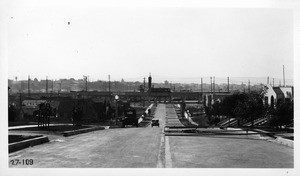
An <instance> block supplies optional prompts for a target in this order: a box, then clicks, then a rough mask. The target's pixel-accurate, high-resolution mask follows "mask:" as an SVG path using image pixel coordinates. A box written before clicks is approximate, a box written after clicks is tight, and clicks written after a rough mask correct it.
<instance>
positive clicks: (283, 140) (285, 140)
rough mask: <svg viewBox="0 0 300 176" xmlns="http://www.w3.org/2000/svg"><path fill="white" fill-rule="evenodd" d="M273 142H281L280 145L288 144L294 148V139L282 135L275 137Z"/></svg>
mask: <svg viewBox="0 0 300 176" xmlns="http://www.w3.org/2000/svg"><path fill="white" fill-rule="evenodd" d="M274 142H275V143H278V144H282V145H286V146H289V147H292V148H294V141H292V140H289V139H284V138H282V137H277V138H276V139H275V140H274Z"/></svg>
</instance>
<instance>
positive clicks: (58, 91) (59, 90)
mask: <svg viewBox="0 0 300 176" xmlns="http://www.w3.org/2000/svg"><path fill="white" fill-rule="evenodd" d="M58 84H59V89H58V90H57V96H59V93H60V92H61V84H62V80H61V81H60V83H58Z"/></svg>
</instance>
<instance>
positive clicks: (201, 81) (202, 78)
mask: <svg viewBox="0 0 300 176" xmlns="http://www.w3.org/2000/svg"><path fill="white" fill-rule="evenodd" d="M201 92H202V93H203V78H201Z"/></svg>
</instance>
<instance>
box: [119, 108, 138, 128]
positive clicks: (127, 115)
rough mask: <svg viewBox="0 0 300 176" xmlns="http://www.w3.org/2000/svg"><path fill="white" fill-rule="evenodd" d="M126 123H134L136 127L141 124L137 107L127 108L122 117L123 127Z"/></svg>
mask: <svg viewBox="0 0 300 176" xmlns="http://www.w3.org/2000/svg"><path fill="white" fill-rule="evenodd" d="M126 125H132V126H136V127H138V126H139V123H138V119H137V117H136V110H135V109H127V110H125V112H124V117H123V118H122V127H123V128H124V127H125V126H126Z"/></svg>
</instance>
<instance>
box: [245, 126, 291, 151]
mask: <svg viewBox="0 0 300 176" xmlns="http://www.w3.org/2000/svg"><path fill="white" fill-rule="evenodd" d="M251 130H252V131H256V132H260V133H262V134H266V135H268V136H270V137H272V138H275V140H269V141H270V142H274V143H277V144H281V145H285V146H288V147H291V148H294V141H293V140H290V139H285V138H283V137H280V136H276V134H275V133H274V132H271V133H270V132H268V131H264V130H261V129H251Z"/></svg>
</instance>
